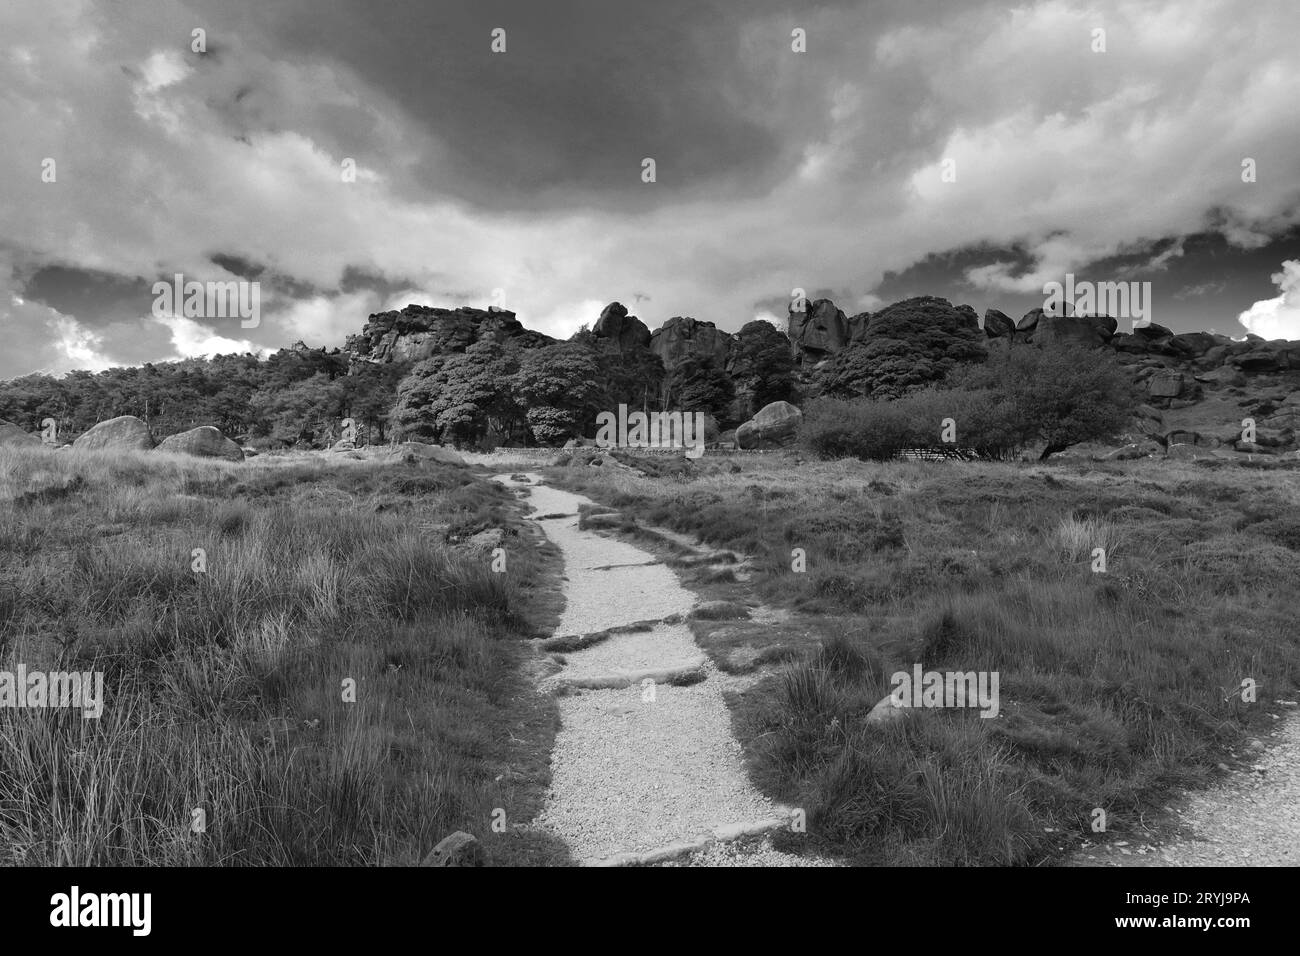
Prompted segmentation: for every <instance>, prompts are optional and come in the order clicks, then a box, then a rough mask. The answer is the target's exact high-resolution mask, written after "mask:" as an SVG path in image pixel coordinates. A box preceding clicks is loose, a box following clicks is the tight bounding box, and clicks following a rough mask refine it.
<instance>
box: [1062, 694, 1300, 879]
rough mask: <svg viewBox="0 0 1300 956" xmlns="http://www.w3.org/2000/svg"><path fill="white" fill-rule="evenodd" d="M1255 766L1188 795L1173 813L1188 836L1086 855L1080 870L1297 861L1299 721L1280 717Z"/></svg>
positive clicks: (1110, 847)
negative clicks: (1087, 868)
mask: <svg viewBox="0 0 1300 956" xmlns="http://www.w3.org/2000/svg"><path fill="white" fill-rule="evenodd" d="M1282 714H1285V715H1287V718H1288V719H1285V720H1282V719H1279V721H1278V724H1279V726H1278V728H1277V730H1276V732H1275V733H1274V734H1273V735H1272V736H1271V737H1270V738H1268V740H1267V744H1268V746H1266V748H1265V749H1262V750H1260V751H1259V752H1258V754H1257V755H1256V757H1255V758H1254V760H1253V763H1252V768H1251V769H1250V770H1246V771H1240V772H1237V773H1233V774H1232V775H1231V776H1230V777H1228V779H1227V780H1225V781H1224V782H1223V783H1222V784H1221V785H1220V786H1217V787H1215V788H1214V789H1211V790H1205V791H1201V792H1198V793H1194V794H1192V795H1190V796H1189V797H1188V798H1187V799H1186V800H1185V801H1183V802H1182V803H1181V805H1180V806H1179V807H1178V808H1176V809H1175V811H1174V812H1175V813H1176V814H1177V815H1178V817H1179V818H1180V822H1181V823H1182V824H1183V826H1184V827H1186V828H1187V831H1188V833H1189V834H1190V835H1189V836H1186V837H1180V838H1178V839H1175V840H1173V841H1172V842H1169V843H1166V844H1164V845H1161V846H1156V845H1152V844H1144V843H1137V842H1134V841H1122V843H1123V845H1121V844H1120V843H1113V844H1107V845H1105V846H1101V847H1094V848H1091V849H1087V850H1083V851H1081V852H1080V853H1078V854H1076V857H1075V859H1074V860H1073V861H1072V862H1073V865H1075V866H1296V865H1297V864H1300V717H1298V716H1297V715H1296V712H1295V710H1294V709H1290V710H1283V711H1281V712H1280V715H1279V716H1281V715H1282Z"/></svg>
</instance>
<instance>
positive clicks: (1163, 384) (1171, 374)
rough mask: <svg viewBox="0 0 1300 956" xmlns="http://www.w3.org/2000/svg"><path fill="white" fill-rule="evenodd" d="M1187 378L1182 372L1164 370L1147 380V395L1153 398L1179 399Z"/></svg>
mask: <svg viewBox="0 0 1300 956" xmlns="http://www.w3.org/2000/svg"><path fill="white" fill-rule="evenodd" d="M1186 384H1187V378H1186V376H1184V375H1183V373H1182V372H1176V371H1174V370H1173V369H1162V370H1160V371H1158V372H1156V373H1155V374H1153V375H1152V376H1151V377H1150V378H1149V379H1147V394H1148V395H1150V396H1151V397H1152V398H1177V397H1178V396H1179V395H1181V394H1183V389H1184V388H1185V387H1186Z"/></svg>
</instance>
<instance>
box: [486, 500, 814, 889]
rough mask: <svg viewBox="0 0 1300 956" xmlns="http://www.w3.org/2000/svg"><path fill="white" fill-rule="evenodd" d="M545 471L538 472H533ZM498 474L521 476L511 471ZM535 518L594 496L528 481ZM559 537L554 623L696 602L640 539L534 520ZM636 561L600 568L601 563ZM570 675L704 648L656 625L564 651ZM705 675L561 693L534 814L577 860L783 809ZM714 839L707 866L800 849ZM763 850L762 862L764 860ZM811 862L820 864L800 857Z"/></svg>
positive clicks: (671, 660) (782, 859)
mask: <svg viewBox="0 0 1300 956" xmlns="http://www.w3.org/2000/svg"><path fill="white" fill-rule="evenodd" d="M528 477H529V478H530V479H531V480H532V481H534V482H536V481H537V476H535V475H530V476H528ZM496 480H497V481H500V482H501V483H503V484H507V485H518V484H520V483H518V482H514V481H511V480H510V479H509V478H508V476H498V477H497V479H496ZM528 487H529V499H528V503H529V504H530V505H532V506H533V507H534V508H535V509H536V511H535V512H534V514H535V515H546V514H569V515H572V514H575V513H576V512H577V510H578V506H579V505H582V504H589V503H590V502H589V501H588V499H586V498H584V497H582V496H579V495H574V494H571V493H569V492H566V491H562V490H559V489H556V488H549V487H546V486H543V485H536V484H532V485H529V486H528ZM540 524H541V526H542V528H543V530H544V531H545V532H546V534H547V536H548V537H549V538H550V539H551V540H552V541H553V542H554V543H555V544H556V545H557V546H558V547H559V548H560V550H561V552H562V554H563V557H564V563H565V573H566V575H567V579H566V581H565V583H564V594H565V599H566V605H565V609H564V614H563V618H562V620H561V621H560V625H559V627H557V628H556V631H555V633H556V634H557V635H560V634H576V633H587V632H591V631H600V630H604V629H606V628H609V627H615V626H618V625H623V624H631V623H633V622H636V621H642V620H647V619H657V618H663V617H667V616H669V615H672V614H681V613H685V612H687V611H689V610H690V609H691V607H692V606H693V605H694V604H695V603H696V601H695V596H694V595H693V594H692V593H691V592H690V591H688V590H686V589H685V588H683V587H682V586H681V584H680V583H679V581H678V580H677V577H676V575H675V574H674V573H673V572H672V571H671V570H670V569H669V568H667V567H665V566H663V565H662V564H657V563H654V557H653V556H652V555H650V554H649V553H648V552H646V551H643V550H642V549H640V548H637V547H635V546H634V545H631V544H627V543H626V542H622V541H618V540H615V539H612V538H607V537H604V536H601V535H599V534H597V533H596V532H594V531H589V530H582V531H580V530H579V529H578V521H577V518H574V517H568V518H553V519H547V520H544V521H540ZM611 564H613V565H633V564H634V565H639V566H638V567H619V568H613V569H610V570H599V569H600V568H603V567H606V566H607V565H611ZM563 656H564V659H565V661H566V666H565V668H564V674H565V675H571V674H583V675H587V674H603V673H617V672H620V671H633V670H642V669H646V668H660V667H671V666H675V665H678V664H683V663H691V662H693V661H699V660H701V659H704V658H705V655H704V654H703V652H702V651H701V649H700V648H699V646H698V645H696V643H695V641H694V638H693V636H692V635H691V632H690V630H689V628H687V627H686V626H685V625H682V624H676V625H659V626H656V627H655V628H654V629H653V630H652V631H649V632H644V633H630V634H616V635H613V636H611V637H610V638H609V639H608V640H606V641H605V642H603V643H601V644H597V645H595V646H593V647H590V648H587V649H586V650H582V651H575V652H570V653H566V654H564V655H563ZM705 670H706V673H708V674H709V677H708V678H707V679H706V680H704V681H703V682H701V683H698V684H694V685H691V686H689V687H674V686H671V685H667V684H660V685H657V686H655V687H654V699H653V700H647V699H646V693H645V690H644V689H643V688H642V687H640V686H633V687H627V688H622V689H617V690H588V691H581V692H578V693H576V694H569V695H564V696H561V697H559V707H560V718H561V725H562V726H561V730H560V732H559V734H558V736H557V738H556V741H555V750H554V753H553V755H552V785H551V791H550V794H549V796H548V799H547V803H546V806H545V807H544V809H543V811H542V813H541V814H540V815H539V817H538V821H537V823H538V825H539V826H542V827H545V828H547V829H550V830H552V831H554V832H555V833H557V834H558V835H559V836H560V837H561V838H562V839H563V840H565V842H566V843H567V844H568V845H569V847H570V849H571V850H572V852H573V855H574V857H575V859H577V860H579V861H583V862H592V861H595V860H598V859H601V858H603V857H608V856H613V855H614V854H617V853H624V852H639V851H646V850H652V849H656V848H659V847H663V846H665V845H668V844H671V843H677V842H680V841H686V840H689V839H691V838H692V837H695V836H697V835H699V834H700V833H702V832H705V831H711V830H714V829H716V828H718V827H722V826H726V825H729V824H735V823H748V822H752V821H756V820H761V819H770V818H773V817H779V816H781V815H783V814H784V813H785V812H788V811H787V810H786V808H783V807H780V806H778V805H776V804H774V803H773V802H772V801H770V800H768V799H767V798H766V797H764V796H763V795H762V794H760V793H759V792H758V791H757V790H755V789H754V787H753V786H751V785H750V783H749V780H748V779H747V777H746V775H745V771H744V768H743V767H742V765H741V754H740V744H739V743H738V742H737V741H736V739H735V737H734V736H733V735H732V732H731V718H730V714H729V712H728V710H727V706H726V703H725V701H724V700H723V697H722V691H723V687H724V684H725V682H724V681H721V680H718V679H717V676H718V675H716V672H715V671H714V670H713V666H712V664H711V663H706V664H705ZM716 846H717V845H714V846H713V847H710V848H709V849H707V850H705V851H701V852H699V853H696V854H695V855H694V856H693V857H692V859H693V860H694V859H698V860H700V864H699V865H715V866H716V865H741V864H740V863H738V862H737V861H739V860H742V859H746V860H747V859H750V857H751V856H752V857H754V858H755V859H754V862H752V863H749V864H747V865H769V864H772V865H786V866H788V865H799V864H800V863H801V861H802V858H801V857H796V856H790V855H788V854H782V853H778V852H777V851H775V850H772V849H771V847H770V846H769V845H768V844H767V842H766V841H762V842H760V843H758V844H757V845H756V846H754V847H752V848H750V849H748V850H746V849H744V848H739V847H738V848H736V849H735V850H733V851H729V852H727V851H722V850H720V849H717V848H716ZM764 861H766V862H764ZM802 862H803V863H804V864H805V865H806V864H809V863H814V862H817V861H811V860H810V861H802Z"/></svg>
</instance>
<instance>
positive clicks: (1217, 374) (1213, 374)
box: [1193, 365, 1246, 388]
mask: <svg viewBox="0 0 1300 956" xmlns="http://www.w3.org/2000/svg"><path fill="white" fill-rule="evenodd" d="M1193 377H1194V378H1195V379H1196V381H1198V382H1203V383H1204V384H1206V385H1219V386H1222V387H1223V388H1229V387H1234V386H1241V385H1245V384H1246V373H1245V372H1243V371H1242V370H1241V369H1239V368H1237V367H1235V366H1232V365H1220V366H1219V367H1218V368H1214V369H1210V370H1209V371H1207V372H1199V373H1197V374H1196V375H1195V376H1193Z"/></svg>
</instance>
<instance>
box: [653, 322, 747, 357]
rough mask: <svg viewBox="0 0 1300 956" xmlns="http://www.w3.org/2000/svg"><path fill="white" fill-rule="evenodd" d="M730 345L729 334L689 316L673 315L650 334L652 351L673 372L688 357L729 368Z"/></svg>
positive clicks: (730, 337) (709, 323)
mask: <svg viewBox="0 0 1300 956" xmlns="http://www.w3.org/2000/svg"><path fill="white" fill-rule="evenodd" d="M731 346H732V336H731V334H730V333H727V332H722V331H719V330H718V328H717V326H715V325H714V324H713V323H712V322H702V321H700V320H699V319H693V318H691V317H690V316H680V315H678V316H673V317H672V318H671V319H669V320H668V321H667V322H665V323H664V324H663V325H661V326H660V327H659V328H657V329H655V330H654V332H652V333H651V334H650V351H651V352H653V353H654V354H655V355H657V356H659V359H660V361H662V362H663V363H664V368H666V369H670V370H671V369H672V368H673V366H675V365H677V364H678V363H680V362H682V361H684V360H686V359H687V358H700V359H709V360H711V361H712V362H713V364H714V365H715V366H716V367H718V368H720V369H722V368H726V366H727V359H728V357H729V356H730V355H731Z"/></svg>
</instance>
